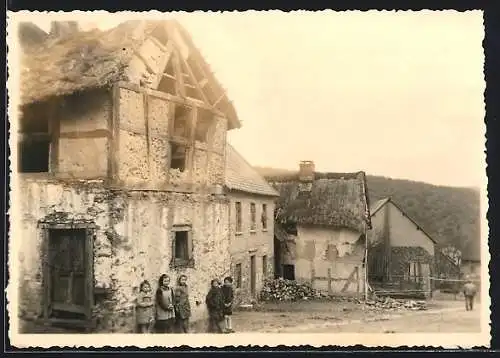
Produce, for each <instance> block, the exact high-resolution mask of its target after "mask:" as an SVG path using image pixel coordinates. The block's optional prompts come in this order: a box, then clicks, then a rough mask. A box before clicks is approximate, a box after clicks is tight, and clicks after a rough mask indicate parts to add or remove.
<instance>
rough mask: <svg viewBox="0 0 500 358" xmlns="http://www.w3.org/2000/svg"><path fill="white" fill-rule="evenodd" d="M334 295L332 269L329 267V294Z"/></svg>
mask: <svg viewBox="0 0 500 358" xmlns="http://www.w3.org/2000/svg"><path fill="white" fill-rule="evenodd" d="M331 295H332V269H331V268H328V296H331Z"/></svg>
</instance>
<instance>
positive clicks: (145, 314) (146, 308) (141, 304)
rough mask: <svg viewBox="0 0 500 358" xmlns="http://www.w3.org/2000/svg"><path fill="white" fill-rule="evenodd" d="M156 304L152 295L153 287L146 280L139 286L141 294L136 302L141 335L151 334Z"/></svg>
mask: <svg viewBox="0 0 500 358" xmlns="http://www.w3.org/2000/svg"><path fill="white" fill-rule="evenodd" d="M153 309H154V302H153V297H152V295H151V285H150V284H149V281H147V280H144V281H142V282H141V285H140V286H139V294H138V295H137V301H136V319H137V331H138V332H139V333H149V330H150V326H151V323H152V322H153V314H154V312H153Z"/></svg>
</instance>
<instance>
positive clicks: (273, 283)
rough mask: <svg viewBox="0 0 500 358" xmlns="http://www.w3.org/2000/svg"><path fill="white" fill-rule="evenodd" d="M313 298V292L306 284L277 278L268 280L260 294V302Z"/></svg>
mask: <svg viewBox="0 0 500 358" xmlns="http://www.w3.org/2000/svg"><path fill="white" fill-rule="evenodd" d="M314 297H315V291H314V290H313V288H312V287H311V286H310V285H308V284H300V283H297V282H296V281H290V280H285V279H282V278H278V279H275V280H268V281H266V282H265V283H264V287H263V288H262V291H261V293H260V299H261V301H264V302H266V301H298V300H304V299H310V298H314Z"/></svg>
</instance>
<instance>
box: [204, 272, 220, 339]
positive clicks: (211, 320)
mask: <svg viewBox="0 0 500 358" xmlns="http://www.w3.org/2000/svg"><path fill="white" fill-rule="evenodd" d="M210 286H211V287H210V291H208V294H207V297H206V299H205V303H206V304H207V309H208V333H222V332H223V331H222V327H221V323H222V320H223V319H224V316H223V312H222V311H223V309H224V300H223V297H222V291H221V289H220V281H219V280H218V279H213V280H212V281H211V282H210Z"/></svg>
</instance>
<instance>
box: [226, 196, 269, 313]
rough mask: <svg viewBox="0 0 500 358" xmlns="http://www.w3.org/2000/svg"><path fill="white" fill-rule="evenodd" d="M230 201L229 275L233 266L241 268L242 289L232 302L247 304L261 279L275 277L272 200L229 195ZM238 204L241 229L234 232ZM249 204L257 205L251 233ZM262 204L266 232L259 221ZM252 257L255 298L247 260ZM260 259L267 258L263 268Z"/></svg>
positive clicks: (234, 268)
mask: <svg viewBox="0 0 500 358" xmlns="http://www.w3.org/2000/svg"><path fill="white" fill-rule="evenodd" d="M229 198H230V207H231V209H230V215H231V216H230V232H231V234H230V238H231V239H230V253H231V268H232V269H231V272H232V275H233V278H235V274H236V265H237V264H240V265H241V287H236V288H235V294H236V298H235V303H236V304H239V303H248V302H249V301H251V300H252V299H255V298H257V296H258V294H259V292H260V290H261V288H262V285H263V283H264V280H265V279H267V278H272V277H273V275H274V220H273V213H274V205H275V204H274V200H273V198H271V197H262V196H256V195H252V194H245V193H236V192H231V193H230V194H229ZM236 202H240V203H241V211H242V215H241V216H242V230H241V232H240V233H236V209H235V203H236ZM250 203H255V206H256V219H257V220H256V224H257V225H256V230H255V231H251V230H250V221H251V217H250ZM262 204H266V205H267V229H264V228H263V226H262V222H261V220H260V218H261V215H262ZM251 256H255V264H256V285H255V287H256V295H255V296H252V294H251V286H250V257H251ZM263 256H266V265H265V266H266V267H265V268H264V260H263Z"/></svg>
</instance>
